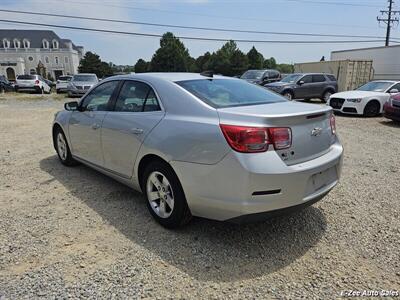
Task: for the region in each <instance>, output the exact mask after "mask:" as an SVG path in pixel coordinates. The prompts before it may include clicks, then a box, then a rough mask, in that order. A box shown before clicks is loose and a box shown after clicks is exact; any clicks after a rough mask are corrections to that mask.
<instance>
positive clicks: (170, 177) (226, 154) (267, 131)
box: [53, 73, 343, 228]
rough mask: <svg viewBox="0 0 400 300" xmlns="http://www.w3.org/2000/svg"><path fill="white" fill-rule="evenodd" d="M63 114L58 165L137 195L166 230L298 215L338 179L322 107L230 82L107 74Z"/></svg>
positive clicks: (57, 126) (336, 145) (336, 152)
mask: <svg viewBox="0 0 400 300" xmlns="http://www.w3.org/2000/svg"><path fill="white" fill-rule="evenodd" d="M65 109H66V110H64V111H60V112H58V113H57V114H56V116H55V120H54V123H53V141H54V147H55V149H56V151H57V153H58V156H59V158H60V160H61V162H62V163H63V164H64V165H67V166H71V165H74V164H76V163H78V162H80V163H84V164H86V165H88V166H90V167H93V168H95V169H96V170H98V171H100V172H102V173H105V174H107V175H109V176H111V177H113V178H115V179H116V180H119V181H120V182H122V183H125V184H127V185H128V186H131V187H133V188H134V189H136V190H139V191H142V192H143V193H144V194H145V195H146V197H147V206H148V208H149V211H150V213H151V214H152V216H153V217H154V218H155V219H156V220H157V221H158V222H159V223H160V224H162V225H163V226H166V227H169V228H173V227H177V226H180V225H183V224H185V223H187V222H188V221H189V220H190V218H191V216H200V217H205V218H210V219H215V220H232V221H237V222H241V221H243V220H246V221H247V220H258V219H263V218H265V217H266V216H268V215H271V214H276V213H281V212H282V211H286V210H293V209H300V208H302V207H305V206H307V205H311V204H313V203H314V202H316V201H318V200H320V199H321V198H323V197H324V196H325V195H326V194H327V193H328V192H329V191H330V190H331V189H332V188H333V187H334V186H335V185H336V184H337V182H338V180H339V176H340V172H341V165H342V154H343V148H342V146H341V144H340V142H339V140H338V138H337V135H336V128H335V119H334V116H333V114H332V109H331V108H330V107H328V106H326V107H322V106H319V105H313V104H306V103H296V102H289V101H287V100H286V99H285V98H283V97H282V96H280V95H277V94H275V93H272V92H270V91H268V90H267V89H265V88H263V87H260V86H257V85H254V84H250V83H248V82H246V81H244V80H240V79H235V78H228V77H223V76H212V74H204V75H201V74H191V73H144V74H135V75H121V76H115V77H110V78H107V79H105V80H104V81H102V82H101V83H99V84H98V85H97V86H95V87H94V88H93V89H92V90H91V91H90V92H88V93H87V94H86V95H85V96H84V97H83V98H82V99H81V100H80V102H79V103H78V102H69V103H66V104H65Z"/></svg>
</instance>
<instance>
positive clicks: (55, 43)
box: [53, 40, 58, 49]
mask: <svg viewBox="0 0 400 300" xmlns="http://www.w3.org/2000/svg"><path fill="white" fill-rule="evenodd" d="M53 48H54V49H58V41H57V40H53Z"/></svg>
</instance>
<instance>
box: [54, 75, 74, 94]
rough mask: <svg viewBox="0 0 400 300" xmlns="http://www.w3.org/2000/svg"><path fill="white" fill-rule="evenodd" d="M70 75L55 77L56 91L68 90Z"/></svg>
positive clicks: (63, 91) (64, 91)
mask: <svg viewBox="0 0 400 300" xmlns="http://www.w3.org/2000/svg"><path fill="white" fill-rule="evenodd" d="M71 79H72V76H71V75H64V76H60V77H58V79H57V83H56V92H57V93H66V92H67V91H68V88H67V87H68V83H69V82H70V81H71Z"/></svg>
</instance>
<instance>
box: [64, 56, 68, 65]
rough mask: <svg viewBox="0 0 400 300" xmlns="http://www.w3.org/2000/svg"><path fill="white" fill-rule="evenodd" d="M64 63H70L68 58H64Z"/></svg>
mask: <svg viewBox="0 0 400 300" xmlns="http://www.w3.org/2000/svg"><path fill="white" fill-rule="evenodd" d="M64 62H65V63H66V64H67V63H68V56H65V57H64Z"/></svg>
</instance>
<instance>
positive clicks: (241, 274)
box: [0, 94, 400, 299]
mask: <svg viewBox="0 0 400 300" xmlns="http://www.w3.org/2000/svg"><path fill="white" fill-rule="evenodd" d="M15 97H18V98H19V99H16V98H15ZM20 97H21V96H14V95H12V94H10V95H7V94H6V96H2V97H1V98H2V100H0V120H1V121H0V141H1V143H0V160H1V161H0V162H1V163H0V174H1V176H0V220H1V221H0V298H1V295H5V296H6V297H7V298H18V297H22V296H24V297H28V298H32V297H49V298H50V297H68V296H70V297H100V296H101V297H102V298H106V297H107V298H108V297H159V298H160V299H164V298H180V297H182V298H200V297H201V298H218V297H226V298H246V296H247V297H248V298H255V297H256V298H257V297H258V298H261V297H279V298H297V297H299V296H304V297H307V298H311V297H315V298H317V297H318V298H333V297H337V296H339V295H340V293H341V292H342V291H345V290H365V289H370V290H382V289H383V290H399V289H400V271H399V270H400V251H399V249H398V242H399V239H400V222H399V217H398V216H399V213H400V202H399V191H398V177H399V173H400V160H399V157H400V155H399V149H400V125H398V124H395V123H393V122H391V121H388V120H385V119H384V118H360V117H344V116H338V117H337V128H338V132H339V135H340V138H341V141H342V143H343V144H344V147H345V160H344V167H343V173H342V178H341V183H340V184H339V185H338V186H337V187H336V188H335V189H334V190H333V191H332V192H331V193H330V194H329V195H328V196H327V197H326V198H324V199H323V201H321V202H319V203H317V204H315V205H314V206H312V207H309V208H307V209H306V210H304V211H302V212H300V213H298V214H294V215H291V216H285V217H280V218H275V219H271V220H269V221H266V222H264V223H258V224H250V225H243V226H237V225H232V224H227V223H218V222H213V221H208V220H201V219H196V220H194V221H193V222H192V223H190V224H189V226H187V227H185V228H183V229H180V230H177V231H169V230H166V229H164V228H162V227H160V226H158V225H157V224H156V223H155V222H154V221H153V219H152V218H151V216H150V215H149V214H148V213H147V210H146V205H145V202H144V197H142V196H141V195H140V194H139V193H136V192H134V191H132V190H130V189H129V188H127V187H125V186H123V185H121V184H119V183H117V182H115V181H113V180H112V179H110V178H108V177H106V176H103V175H101V174H99V173H97V172H96V171H93V170H91V169H89V168H87V167H85V166H79V167H75V168H66V167H64V166H62V165H61V164H60V163H59V161H58V159H57V157H56V154H55V151H54V149H53V147H52V142H51V121H52V119H53V115H54V113H55V112H56V111H57V110H59V109H61V108H62V106H63V103H64V101H65V99H63V98H58V99H59V100H54V99H53V98H54V95H44V96H41V95H28V96H27V100H23V99H21V98H20ZM316 105H317V104H316ZM221 295H225V296H221Z"/></svg>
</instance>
